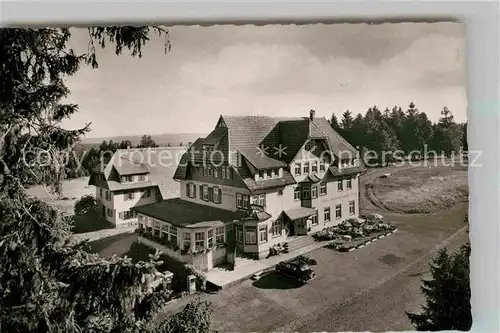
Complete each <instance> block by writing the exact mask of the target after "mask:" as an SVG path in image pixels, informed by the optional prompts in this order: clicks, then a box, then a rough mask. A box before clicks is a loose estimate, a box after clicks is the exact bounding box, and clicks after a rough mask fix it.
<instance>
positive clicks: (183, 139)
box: [82, 133, 207, 148]
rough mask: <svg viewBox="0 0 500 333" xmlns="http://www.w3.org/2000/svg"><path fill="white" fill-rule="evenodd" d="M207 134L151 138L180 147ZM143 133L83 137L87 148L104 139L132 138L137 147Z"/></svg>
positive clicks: (163, 144)
mask: <svg viewBox="0 0 500 333" xmlns="http://www.w3.org/2000/svg"><path fill="white" fill-rule="evenodd" d="M206 136H207V134H196V133H166V134H153V135H151V138H152V139H153V140H154V141H155V142H156V144H157V145H159V146H168V144H169V143H170V145H171V146H172V147H178V146H179V145H180V144H181V143H182V145H183V146H186V145H187V144H188V143H189V142H194V141H195V140H196V139H198V138H204V137H206ZM141 138H142V135H123V136H110V137H100V138H84V139H82V145H83V146H84V147H85V148H90V147H92V146H99V145H100V144H101V143H102V142H103V141H109V140H113V142H121V141H123V140H130V142H132V145H133V146H134V147H135V146H137V145H138V144H139V142H141Z"/></svg>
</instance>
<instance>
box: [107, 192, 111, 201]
mask: <svg viewBox="0 0 500 333" xmlns="http://www.w3.org/2000/svg"><path fill="white" fill-rule="evenodd" d="M106 200H108V201H110V200H111V192H109V191H106Z"/></svg>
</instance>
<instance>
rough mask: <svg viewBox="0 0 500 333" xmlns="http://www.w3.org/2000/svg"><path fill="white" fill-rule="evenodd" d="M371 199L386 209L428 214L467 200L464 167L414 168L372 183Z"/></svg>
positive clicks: (467, 192) (465, 171) (465, 170)
mask: <svg viewBox="0 0 500 333" xmlns="http://www.w3.org/2000/svg"><path fill="white" fill-rule="evenodd" d="M373 190H374V195H375V196H376V197H377V199H378V200H380V202H381V203H382V204H383V205H384V206H385V207H387V208H389V209H390V210H394V211H400V212H405V213H430V212H435V211H439V210H443V209H448V208H450V207H452V206H453V205H455V204H457V203H460V202H465V201H467V200H468V195H469V190H468V183H467V167H463V166H455V167H444V166H440V167H417V168H412V169H408V170H402V171H396V172H394V173H392V174H391V175H390V176H389V177H387V178H377V179H376V180H375V181H374V182H373Z"/></svg>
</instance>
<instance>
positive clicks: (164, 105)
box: [63, 23, 467, 137]
mask: <svg viewBox="0 0 500 333" xmlns="http://www.w3.org/2000/svg"><path fill="white" fill-rule="evenodd" d="M169 33H170V42H171V44H172V48H171V51H170V52H168V53H167V54H165V53H164V39H163V38H159V37H156V36H155V37H152V39H151V40H150V42H149V43H148V44H147V45H146V47H145V48H144V49H143V56H142V58H132V57H131V56H129V55H128V54H123V55H121V56H116V55H115V54H114V50H113V48H111V47H107V48H105V49H104V50H99V51H98V53H97V55H98V62H99V68H98V69H92V68H90V67H83V68H82V69H81V70H80V71H79V72H77V74H76V75H74V76H72V77H69V78H68V79H67V83H68V87H69V88H70V90H71V95H70V96H69V98H68V100H69V101H70V102H72V103H77V104H79V107H80V111H79V112H77V113H76V114H75V115H73V116H72V118H71V119H69V120H67V121H65V122H64V124H63V125H64V126H65V127H66V128H79V127H81V126H83V125H84V124H85V123H89V122H91V123H92V124H91V129H92V131H91V132H90V133H89V134H88V135H87V137H106V136H120V135H142V134H163V133H209V132H210V131H211V130H212V129H213V128H214V127H215V124H216V122H217V120H218V117H219V116H220V115H221V114H227V115H266V116H289V117H300V116H308V115H309V110H310V109H314V110H316V116H320V117H323V116H324V117H326V118H327V119H330V118H331V116H332V113H335V114H336V115H337V117H339V118H340V117H341V115H342V113H343V112H344V111H345V110H350V111H351V112H352V113H354V114H357V113H361V114H364V113H365V112H366V110H367V109H368V108H369V107H372V106H374V105H376V106H377V107H378V108H379V109H381V110H383V109H385V108H386V107H389V108H392V107H393V106H394V105H398V106H402V107H403V109H405V108H406V107H407V106H408V104H409V103H410V102H414V103H415V104H416V106H417V108H418V109H419V110H420V111H423V112H425V113H427V115H428V116H429V118H430V119H431V120H432V121H437V120H438V118H439V114H440V111H441V110H442V108H443V106H447V107H448V108H449V109H450V110H451V111H452V112H453V114H454V116H455V119H456V121H458V122H463V121H465V120H466V108H467V98H466V90H465V88H466V64H465V62H466V60H465V26H464V25H462V24H458V23H387V24H379V25H370V24H331V25H324V24H314V25H304V26H298V25H266V26H252V25H243V26H234V25H216V26H209V27H201V26H174V27H170V28H169ZM87 45H88V33H87V31H86V30H85V29H74V30H73V36H72V39H71V41H70V47H73V48H75V49H76V50H86V49H87Z"/></svg>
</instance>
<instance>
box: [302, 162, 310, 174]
mask: <svg viewBox="0 0 500 333" xmlns="http://www.w3.org/2000/svg"><path fill="white" fill-rule="evenodd" d="M303 173H304V174H305V175H307V174H308V173H309V162H306V163H304V172H303Z"/></svg>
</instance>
